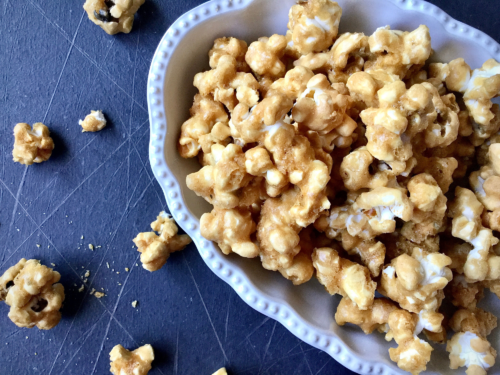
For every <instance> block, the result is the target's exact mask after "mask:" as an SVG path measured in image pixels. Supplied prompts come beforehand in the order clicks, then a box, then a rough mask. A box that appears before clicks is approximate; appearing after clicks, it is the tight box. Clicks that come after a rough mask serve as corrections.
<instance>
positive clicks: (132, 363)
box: [109, 344, 155, 375]
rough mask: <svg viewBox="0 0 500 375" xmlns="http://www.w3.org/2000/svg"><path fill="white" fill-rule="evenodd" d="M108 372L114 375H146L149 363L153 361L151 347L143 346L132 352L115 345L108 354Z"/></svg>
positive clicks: (153, 355)
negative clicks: (109, 364) (109, 361)
mask: <svg viewBox="0 0 500 375" xmlns="http://www.w3.org/2000/svg"><path fill="white" fill-rule="evenodd" d="M109 359H110V360H111V368H110V371H111V372H112V373H113V374H114V375H147V373H148V372H149V370H151V362H153V360H154V359H155V354H154V351H153V347H152V346H151V345H149V344H146V345H143V346H141V347H140V348H137V349H135V350H134V351H132V352H131V351H129V350H127V349H125V348H124V347H123V346H121V345H116V346H115V347H114V348H113V349H112V350H111V352H110V353H109Z"/></svg>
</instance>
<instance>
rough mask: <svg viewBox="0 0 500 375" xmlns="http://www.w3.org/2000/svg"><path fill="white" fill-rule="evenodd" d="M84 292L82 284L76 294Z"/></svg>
mask: <svg viewBox="0 0 500 375" xmlns="http://www.w3.org/2000/svg"><path fill="white" fill-rule="evenodd" d="M84 290H85V285H83V284H82V286H81V287H80V288H79V289H78V292H79V293H81V292H83V291H84Z"/></svg>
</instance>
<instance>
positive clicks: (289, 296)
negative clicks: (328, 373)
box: [148, 0, 500, 374]
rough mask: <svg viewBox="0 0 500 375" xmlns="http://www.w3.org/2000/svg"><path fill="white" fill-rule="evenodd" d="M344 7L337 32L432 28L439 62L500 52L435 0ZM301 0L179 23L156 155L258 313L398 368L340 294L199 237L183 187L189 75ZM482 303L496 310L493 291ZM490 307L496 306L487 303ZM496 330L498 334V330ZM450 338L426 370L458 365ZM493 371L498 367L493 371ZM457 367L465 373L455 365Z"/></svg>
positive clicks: (183, 213) (160, 55)
mask: <svg viewBox="0 0 500 375" xmlns="http://www.w3.org/2000/svg"><path fill="white" fill-rule="evenodd" d="M338 2H339V4H340V5H341V6H342V9H343V15H342V19H341V23H340V31H341V32H345V31H358V32H359V31H361V32H364V33H365V34H367V35H370V34H372V33H373V31H374V30H375V29H376V28H377V27H380V26H385V25H390V26H391V28H392V29H400V30H413V29H415V28H416V27H418V26H419V25H420V24H425V25H427V26H428V27H429V29H430V32H431V36H432V46H433V48H434V50H435V52H436V53H435V54H434V55H433V57H432V58H433V59H434V60H439V61H449V60H452V59H454V58H457V57H464V58H465V60H466V61H467V63H468V64H469V65H470V66H471V67H473V68H476V67H479V66H480V65H481V64H482V63H483V62H484V61H485V60H487V59H488V58H491V57H493V58H496V59H497V60H500V46H499V45H498V44H497V43H496V42H495V41H494V40H493V39H491V38H490V37H488V36H487V35H485V34H484V33H482V32H480V31H478V30H476V29H473V28H471V27H469V26H467V25H465V24H463V23H461V22H458V21H456V20H454V19H452V18H451V17H450V16H448V15H447V14H446V13H444V12H443V11H442V10H440V9H439V8H437V7H436V6H434V5H431V4H429V3H427V2H424V1H419V0H412V1H407V0H406V1H405V0H363V1H361V0H338ZM294 3H295V0H232V1H231V0H213V1H209V2H207V3H205V4H202V5H200V6H198V7H197V8H194V9H193V10H191V11H189V12H187V13H186V14H184V15H183V16H181V17H180V18H179V19H178V20H177V21H175V22H174V23H173V24H172V26H171V27H170V29H169V30H168V31H167V32H166V34H165V35H164V37H163V38H162V40H161V42H160V44H159V46H158V49H157V50H156V53H155V55H154V57H153V61H152V65H151V70H150V76H149V81H148V107H149V116H150V124H151V141H150V162H151V167H152V169H153V172H154V174H155V176H156V178H157V180H158V182H159V183H160V185H161V187H162V188H163V191H164V193H165V197H166V200H167V203H168V206H169V208H170V212H171V213H172V215H173V216H174V218H175V220H176V221H177V223H178V224H179V225H180V226H181V227H182V228H183V229H184V230H185V231H186V233H188V234H189V235H190V236H191V238H192V239H193V241H194V242H195V244H196V246H197V248H198V250H199V252H200V255H201V257H202V258H203V260H204V261H205V262H206V264H207V265H208V267H210V269H211V270H212V271H213V272H214V273H215V274H216V275H217V276H219V277H220V278H221V279H223V280H224V281H226V282H227V283H228V284H229V285H231V287H232V288H233V289H234V290H235V291H236V293H238V295H239V296H240V297H241V298H242V299H243V300H244V301H245V302H246V303H248V305H250V306H251V307H252V308H254V309H256V310H257V311H259V312H261V313H262V314H265V315H267V316H269V317H271V318H273V319H276V320H277V321H279V322H280V323H282V324H283V325H284V326H285V327H287V329H289V330H290V332H292V333H293V334H294V335H296V336H297V337H298V338H300V339H301V340H303V341H304V342H306V343H308V344H310V345H312V346H314V347H316V348H319V349H321V350H324V351H325V352H327V353H328V354H330V355H331V356H332V357H333V358H335V359H336V360H337V361H338V362H340V363H341V364H342V365H344V366H345V367H347V368H349V369H350V370H352V371H355V372H357V373H360V374H370V373H374V374H397V373H402V372H401V371H400V370H399V369H398V368H397V366H396V365H395V364H394V363H393V362H391V361H390V359H389V355H388V348H389V347H390V346H394V343H391V344H388V343H386V342H385V340H384V338H383V336H382V335H379V334H373V335H364V334H363V333H362V332H361V331H360V330H359V329H358V328H357V327H349V326H345V327H338V326H337V325H336V324H335V321H334V314H335V310H336V306H337V304H338V302H339V298H338V296H337V297H331V296H330V295H329V294H328V293H327V292H326V291H325V290H324V288H323V286H321V285H320V284H319V283H318V282H317V281H316V280H311V281H310V282H308V283H306V284H304V285H301V286H298V287H297V286H293V285H292V283H291V282H290V281H288V280H286V279H284V278H283V277H282V276H281V275H280V274H279V273H277V272H270V271H266V270H264V269H263V268H262V266H261V265H260V262H259V260H258V259H252V260H248V259H244V258H240V257H239V256H237V255H234V254H233V255H230V256H225V255H223V254H222V253H221V252H220V250H219V249H218V247H217V245H216V244H214V243H212V242H210V241H207V240H205V239H204V238H203V237H202V236H201V235H200V229H199V228H200V222H199V219H200V217H201V215H202V214H203V213H205V212H209V211H211V206H210V205H209V204H208V203H206V202H205V201H204V200H203V199H202V198H200V197H198V196H196V195H195V194H194V193H193V192H191V191H190V190H189V189H188V188H187V187H186V183H185V181H186V176H187V175H188V174H189V173H192V172H195V171H196V170H198V169H199V168H200V166H199V164H198V162H197V159H196V158H194V159H183V158H181V157H180V156H179V154H178V153H177V147H176V143H177V139H178V136H179V133H180V127H181V125H182V123H183V122H184V121H185V120H186V119H187V118H188V115H189V112H188V110H189V108H190V106H191V104H192V101H193V96H194V94H195V93H196V89H195V88H194V87H193V85H192V82H193V77H194V75H195V74H196V73H198V72H200V71H204V70H208V69H209V66H208V56H207V53H208V51H209V49H210V48H211V46H212V44H213V41H214V39H215V38H218V37H222V36H234V37H237V38H240V39H244V40H246V41H247V42H248V43H250V42H252V41H254V40H256V39H257V38H258V37H261V36H265V35H268V36H269V35H272V34H274V33H278V34H282V35H284V34H285V32H286V25H287V22H288V10H289V9H290V7H291V6H292V5H293V4H294ZM484 303H485V304H489V305H491V307H492V308H495V307H496V308H498V307H499V304H498V303H497V301H496V300H495V299H493V298H489V299H487V300H486V301H485V302H484ZM490 311H491V310H490ZM490 338H491V339H492V340H493V341H494V342H498V341H499V340H498V334H497V335H495V334H493V335H492V336H490ZM448 363H449V360H448V356H447V353H446V352H445V350H444V345H441V346H440V347H438V348H436V350H435V351H434V353H433V360H432V362H431V363H430V364H429V366H428V372H427V373H428V374H431V373H432V374H448V373H452V372H451V370H449V369H448ZM496 371H499V369H498V366H497V367H496ZM494 372H495V371H494V369H493V371H492V373H494ZM458 373H463V371H459V372H458Z"/></svg>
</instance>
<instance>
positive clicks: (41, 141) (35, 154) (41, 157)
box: [12, 122, 54, 165]
mask: <svg viewBox="0 0 500 375" xmlns="http://www.w3.org/2000/svg"><path fill="white" fill-rule="evenodd" d="M53 149H54V141H53V140H52V138H51V137H50V131H49V128H48V127H46V126H45V125H44V124H42V123H41V122H37V123H36V124H34V125H33V130H32V129H31V126H29V125H28V124H26V123H19V124H17V125H16V126H15V127H14V148H13V149H12V157H13V160H14V161H15V162H18V163H21V164H25V165H31V164H33V163H41V162H44V161H47V160H49V158H50V156H51V155H52V150H53Z"/></svg>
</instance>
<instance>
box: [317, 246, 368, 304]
mask: <svg viewBox="0 0 500 375" xmlns="http://www.w3.org/2000/svg"><path fill="white" fill-rule="evenodd" d="M312 259H313V265H314V268H315V269H316V277H317V278H318V280H319V282H320V283H321V284H323V285H324V286H325V288H326V290H328V293H330V294H340V295H342V296H344V297H349V298H350V299H351V300H352V301H353V302H354V303H355V304H356V305H357V306H358V307H359V308H360V309H361V310H366V309H368V308H369V307H370V306H371V305H372V303H373V299H374V297H375V288H376V283H375V282H374V281H372V279H371V277H370V272H369V271H368V269H367V268H366V267H363V266H361V265H359V264H357V263H354V262H351V261H350V260H348V259H343V258H341V257H340V256H339V255H338V253H337V251H336V250H334V249H331V248H327V247H325V248H319V249H315V250H314V252H313V255H312Z"/></svg>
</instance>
